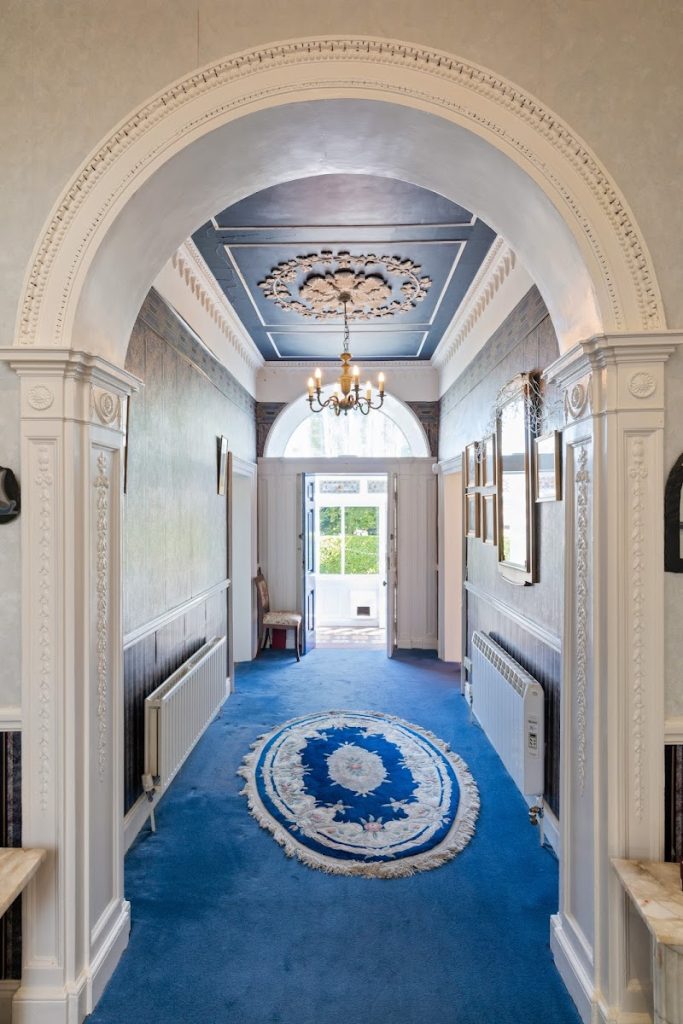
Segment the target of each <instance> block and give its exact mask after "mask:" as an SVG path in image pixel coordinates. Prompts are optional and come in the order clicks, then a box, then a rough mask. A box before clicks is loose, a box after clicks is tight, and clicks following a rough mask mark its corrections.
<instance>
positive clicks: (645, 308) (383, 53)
mask: <svg viewBox="0 0 683 1024" xmlns="http://www.w3.org/2000/svg"><path fill="white" fill-rule="evenodd" d="M325 60H328V61H337V62H339V61H348V62H353V61H359V60H360V61H362V62H364V63H367V62H374V63H376V64H381V65H389V66H394V67H400V68H402V67H409V68H411V69H417V70H419V71H421V72H423V73H424V75H425V76H428V77H432V78H441V79H446V80H448V81H451V82H453V83H455V84H458V85H460V86H462V87H464V88H465V89H466V90H467V91H469V92H471V93H473V94H476V95H479V96H483V97H485V98H486V99H488V100H490V101H491V102H492V103H493V105H494V109H495V107H498V108H500V109H503V110H505V111H507V112H509V113H512V114H514V115H515V117H516V118H517V119H518V120H519V121H520V122H523V124H524V125H526V126H529V127H531V128H532V130H533V131H534V132H535V133H536V134H537V135H539V136H540V137H542V138H543V139H544V140H545V141H546V142H549V143H550V144H551V145H552V146H553V147H554V148H555V149H556V150H557V151H558V152H559V153H560V154H561V155H562V157H563V158H564V159H565V160H566V161H567V162H568V163H569V164H570V165H571V166H572V168H573V170H574V171H575V172H576V173H577V174H578V175H580V176H581V178H582V179H583V181H584V182H585V184H586V185H587V187H588V188H589V189H590V191H591V193H592V195H593V197H594V198H595V200H596V201H597V203H598V204H599V206H600V208H601V210H602V212H603V214H604V216H605V217H606V218H607V220H608V222H609V223H610V225H611V227H612V230H613V231H614V233H615V236H616V237H617V240H618V243H619V246H620V248H621V251H622V254H623V256H624V259H625V262H626V265H627V266H628V269H629V272H630V274H631V279H632V282H633V286H634V290H635V293H636V296H637V302H638V306H639V310H640V314H641V319H642V326H643V327H644V328H646V329H655V328H657V327H660V326H662V325H663V324H664V316H663V309H662V301H661V296H660V294H659V290H658V287H657V284H656V281H655V276H654V271H653V269H652V265H651V260H650V255H649V253H648V251H647V248H646V246H645V244H644V242H643V240H642V238H641V235H640V232H639V231H638V228H637V227H636V225H635V224H634V222H633V220H632V219H631V215H630V212H629V210H628V208H627V207H626V205H625V203H624V200H623V199H622V196H621V194H620V193H619V192H618V191H617V189H616V187H615V185H614V184H613V182H612V179H611V178H610V177H609V175H608V174H607V172H606V171H605V170H604V168H603V167H602V165H601V164H600V163H599V161H598V159H597V157H596V156H595V155H594V154H593V153H592V152H591V151H590V150H589V149H587V147H586V146H585V144H584V143H583V141H582V140H581V139H579V138H578V137H577V136H576V135H574V134H573V132H572V131H571V130H570V128H569V127H568V126H567V125H566V124H565V123H564V122H563V121H562V120H561V119H560V118H558V117H557V116H556V115H555V114H554V113H553V112H552V111H550V110H547V109H546V108H545V107H544V106H543V105H542V104H541V103H540V102H539V101H538V100H537V99H535V98H534V97H532V96H530V95H529V94H528V93H526V92H525V91H524V90H523V89H520V88H519V87H517V86H516V85H514V84H513V83H511V82H506V81H504V80H501V78H500V77H499V76H497V75H494V74H492V73H491V72H489V71H486V70H485V69H483V68H480V67H478V66H476V65H473V64H469V63H467V62H466V61H462V60H458V59H457V58H455V57H451V56H449V55H448V54H446V53H442V52H439V51H430V50H427V49H422V48H419V47H416V46H412V45H409V44H405V43H398V42H395V41H392V40H387V39H371V38H361V39H353V38H348V37H341V38H329V39H317V40H311V39H308V40H305V41H301V42H296V41H294V42H290V43H283V44H281V45H279V46H270V47H268V48H267V49H265V50H252V51H250V52H248V53H241V54H238V55H236V56H234V57H231V58H229V59H228V60H225V61H220V62H218V63H217V64H214V65H212V66H211V67H209V68H204V69H203V70H199V71H196V72H194V73H193V74H192V75H190V76H188V77H187V78H185V79H184V80H183V81H180V82H176V83H175V84H174V85H173V86H171V88H169V89H167V90H166V91H165V92H163V93H159V94H158V95H157V96H155V97H154V98H153V99H152V100H151V101H150V102H149V103H148V104H146V105H145V106H143V107H141V108H139V109H138V110H137V111H136V112H135V114H134V115H133V116H132V117H131V118H129V120H128V121H127V122H126V123H125V124H123V125H121V126H120V127H119V128H118V129H117V130H116V131H115V132H114V134H113V135H111V136H110V137H109V138H108V139H107V140H106V141H105V142H104V144H103V145H102V147H101V148H100V149H99V150H98V152H97V153H95V154H94V155H92V156H91V157H89V158H88V161H87V163H86V164H85V165H84V166H83V168H82V169H81V170H80V171H79V173H78V174H77V175H76V177H75V178H74V179H73V180H72V181H71V183H70V185H69V186H68V188H67V190H66V192H65V194H64V195H63V197H62V199H61V202H60V203H59V205H58V207H57V209H56V211H55V213H54V215H53V217H52V220H51V221H50V223H49V225H48V227H47V229H46V231H45V233H44V235H43V237H42V239H41V242H40V245H39V246H38V250H37V253H36V256H35V258H34V262H33V266H32V268H31V272H30V274H29V280H28V284H27V287H26V289H25V293H24V300H23V303H22V307H21V312H20V317H19V323H18V332H17V333H18V341H19V344H22V345H33V344H35V342H36V332H37V325H38V319H39V315H40V308H41V303H42V300H43V296H44V294H45V291H46V287H47V281H48V277H49V274H50V270H51V268H52V266H53V264H54V261H55V258H56V256H57V254H58V253H59V251H60V245H61V243H62V241H63V240H64V237H65V235H66V232H67V230H68V228H69V227H70V225H71V223H72V221H73V220H74V217H75V215H76V213H77V212H78V211H79V210H80V209H81V207H82V205H83V204H84V202H85V201H86V200H87V198H88V196H89V195H90V193H91V192H92V191H93V189H94V188H95V186H96V185H97V183H98V182H99V180H100V179H101V178H102V177H103V176H104V175H105V174H106V173H107V172H108V171H109V170H110V169H111V168H112V165H113V164H115V163H116V161H117V160H118V159H119V158H120V157H122V156H124V155H125V153H126V151H127V150H128V149H129V148H130V147H131V146H132V145H133V143H134V142H136V141H137V140H138V139H140V138H143V137H144V136H146V135H148V133H151V132H152V131H153V130H154V129H155V128H157V127H158V126H159V124H160V122H162V121H163V120H165V119H166V118H169V117H174V116H175V117H176V118H177V113H178V111H179V110H181V109H182V108H183V107H184V106H185V105H186V104H188V103H191V102H192V101H193V100H195V99H196V98H197V97H199V96H202V95H205V94H208V93H211V92H212V91H213V90H216V89H219V88H221V87H222V86H224V85H225V84H226V83H227V82H229V81H231V80H235V79H243V78H245V77H248V76H249V75H251V74H254V73H258V72H261V71H264V70H266V69H268V68H281V67H285V66H291V65H301V64H310V65H312V67H314V66H315V64H317V63H319V62H320V61H325ZM428 77H426V84H427V83H428ZM339 84H340V85H346V86H348V85H349V82H348V81H347V80H344V81H342V82H340V83H339ZM353 84H354V85H355V86H356V87H358V88H361V87H364V86H372V87H373V88H376V87H377V85H376V82H371V81H370V80H368V81H365V80H362V79H359V80H356V81H355V82H354V83H353ZM321 86H325V87H327V88H330V87H333V86H334V83H333V82H330V81H329V80H327V81H325V82H319V81H315V80H311V81H309V82H307V83H306V84H305V86H303V85H302V89H303V88H307V89H309V90H313V91H315V90H316V89H318V88H320V87H321ZM283 88H288V86H274V87H271V88H261V89H257V90H255V91H254V92H252V93H250V94H248V95H246V96H242V97H241V98H239V99H237V100H234V101H233V102H231V103H226V104H223V105H219V106H218V107H216V105H214V106H213V107H210V108H209V109H207V110H206V111H205V113H204V114H202V115H200V116H198V117H195V118H193V119H189V118H185V119H183V118H177V127H176V128H175V130H174V134H173V136H172V138H171V139H169V137H168V133H166V134H164V133H162V135H163V138H161V139H160V140H158V141H157V142H155V143H154V144H152V145H151V146H150V147H149V149H148V151H147V153H146V154H145V156H144V157H142V158H141V159H140V160H138V161H136V163H135V165H134V166H133V167H132V168H131V169H130V170H128V171H127V172H126V173H125V174H124V175H121V176H120V180H119V181H118V182H116V183H115V182H114V181H112V187H111V189H110V190H109V193H108V196H107V198H106V200H103V202H102V203H101V204H100V206H99V208H98V211H97V213H96V214H95V216H94V217H93V219H92V220H91V222H90V226H89V228H88V229H87V231H86V232H84V236H83V237H82V239H81V242H80V245H79V246H77V247H76V251H75V253H74V255H73V257H72V261H71V269H70V271H69V272H68V273H67V274H66V275H65V282H64V286H63V289H62V298H61V302H60V311H59V314H58V316H57V322H56V324H55V338H54V341H55V344H56V345H59V344H61V343H62V333H63V328H64V314H65V310H66V305H67V303H68V301H69V297H70V294H71V288H72V284H73V280H74V276H75V273H76V270H77V268H78V266H79V263H80V259H81V255H82V252H83V250H84V248H85V247H86V245H87V244H88V241H89V240H90V239H91V237H92V236H93V235H94V234H95V233H96V231H97V230H98V228H99V225H100V223H101V222H102V221H103V220H104V219H105V217H106V216H107V215H108V212H109V210H110V208H111V207H112V205H113V204H115V203H116V202H117V201H118V200H119V199H120V197H121V195H122V194H123V192H124V191H125V190H126V189H127V188H128V187H129V186H130V184H131V182H132V181H133V179H134V177H135V176H136V174H137V173H138V172H139V171H140V169H141V167H143V166H148V165H149V164H151V162H152V161H154V160H155V159H156V158H157V157H158V156H159V154H160V153H161V152H163V151H165V150H168V148H169V146H170V145H171V144H172V142H173V141H176V140H180V139H182V138H183V137H184V136H186V135H187V134H188V133H189V132H190V131H197V130H198V129H199V128H200V127H201V126H202V125H203V124H208V123H209V122H215V119H216V117H217V116H218V115H219V114H220V113H221V112H226V111H227V110H229V109H230V108H232V107H242V106H247V105H249V104H251V103H253V102H254V101H257V100H258V101H262V100H263V99H265V98H267V97H268V96H271V95H272V96H276V95H278V94H279V93H280V92H281V91H282V89H283ZM401 92H402V93H403V94H405V95H407V96H409V97H411V98H413V99H422V100H425V101H427V102H432V103H433V102H434V101H435V100H438V102H440V103H441V105H442V106H444V107H447V108H448V109H450V110H451V111H453V112H455V113H458V114H460V115H461V116H463V117H465V118H466V119H467V120H470V121H474V122H476V123H478V124H480V125H482V126H483V127H485V128H487V129H489V130H490V131H491V132H494V133H495V134H496V135H497V136H499V137H500V138H501V139H503V140H504V141H505V142H507V143H508V144H509V145H511V146H513V147H514V148H515V149H516V150H517V152H519V153H520V154H522V155H523V156H524V158H525V160H526V161H528V162H529V163H530V164H531V165H532V166H534V167H535V168H536V169H537V170H538V171H539V172H540V173H541V174H542V175H543V176H544V177H545V178H546V180H548V181H549V182H551V184H552V186H553V187H554V189H555V190H556V191H557V192H558V193H559V194H560V195H561V196H562V199H563V201H564V202H565V204H566V205H567V206H568V208H569V209H570V210H571V211H572V214H573V216H574V217H575V218H576V219H577V221H578V223H579V224H580V226H581V229H582V230H583V232H584V234H585V235H586V237H587V239H588V241H589V243H590V245H591V247H592V249H593V253H594V255H595V257H596V259H597V260H598V263H599V265H600V268H601V271H602V276H603V280H604V282H605V286H606V288H607V291H608V293H609V295H610V299H611V305H612V314H613V317H614V321H615V324H616V325H617V327H620V326H623V323H624V317H623V312H622V307H621V304H620V302H619V298H618V291H617V287H616V284H615V282H614V280H613V276H612V270H611V267H610V264H609V261H608V259H607V256H606V254H605V252H604V250H603V248H602V246H601V245H600V243H599V241H598V239H597V238H596V237H595V233H594V231H593V229H592V226H591V223H590V221H589V220H588V219H587V218H586V216H585V215H584V214H583V212H582V210H581V208H580V207H579V205H578V203H577V202H576V200H575V199H574V197H573V195H572V193H571V191H570V190H569V189H568V188H567V187H566V185H565V184H564V183H563V182H562V181H560V180H559V179H558V178H557V176H556V175H555V174H554V173H553V172H552V171H551V170H550V168H549V167H548V166H547V165H546V163H545V162H544V161H543V160H542V159H541V158H539V157H538V156H537V154H536V153H535V152H534V151H533V150H532V149H531V148H530V147H529V145H528V142H526V141H525V139H524V137H523V136H524V131H519V132H515V133H512V132H511V131H509V130H508V129H507V128H505V127H503V125H502V124H501V123H500V122H499V120H492V119H491V118H489V117H485V116H483V115H482V114H480V113H478V112H477V111H474V110H472V109H471V108H470V106H469V105H467V104H464V103H459V102H453V101H450V102H447V101H444V99H443V97H440V98H439V97H434V96H432V95H431V94H430V93H428V92H424V91H422V90H418V89H414V88H410V87H409V86H407V85H406V86H404V87H402V89H401ZM112 177H114V176H112Z"/></svg>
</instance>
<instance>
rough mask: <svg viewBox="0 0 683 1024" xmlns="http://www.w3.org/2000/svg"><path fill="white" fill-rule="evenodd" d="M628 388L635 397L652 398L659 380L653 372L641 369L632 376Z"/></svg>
mask: <svg viewBox="0 0 683 1024" xmlns="http://www.w3.org/2000/svg"><path fill="white" fill-rule="evenodd" d="M628 389H629V391H630V392H631V394H632V395H633V397H634V398H650V396H651V395H654V393H655V391H656V390H657V381H656V380H655V378H654V377H653V376H652V374H651V373H647V371H646V370H640V371H639V372H638V373H634V374H633V376H632V377H631V379H630V381H629V382H628Z"/></svg>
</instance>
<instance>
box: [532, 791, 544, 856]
mask: <svg viewBox="0 0 683 1024" xmlns="http://www.w3.org/2000/svg"><path fill="white" fill-rule="evenodd" d="M536 800H537V801H538V803H535V804H532V805H531V807H530V808H529V822H530V824H532V825H538V826H539V833H538V835H539V839H540V841H541V846H543V843H544V842H545V829H544V828H543V797H542V796H537V797H536Z"/></svg>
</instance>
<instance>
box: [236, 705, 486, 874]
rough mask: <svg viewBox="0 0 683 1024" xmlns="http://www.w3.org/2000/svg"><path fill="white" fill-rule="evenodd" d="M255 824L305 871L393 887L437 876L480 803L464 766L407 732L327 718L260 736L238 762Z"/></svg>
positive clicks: (396, 726)
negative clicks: (428, 873)
mask: <svg viewBox="0 0 683 1024" xmlns="http://www.w3.org/2000/svg"><path fill="white" fill-rule="evenodd" d="M240 774H241V775H242V776H243V777H244V778H245V779H246V785H245V787H244V790H243V792H244V794H245V795H246V796H247V798H248V801H249V809H250V811H251V813H252V814H253V815H254V817H255V818H256V819H257V821H258V822H259V823H260V824H261V825H262V826H263V827H264V828H266V829H268V831H270V832H271V833H272V834H273V836H274V838H275V839H276V840H277V842H278V843H280V845H281V846H283V847H284V849H285V852H286V853H287V854H288V856H296V857H298V858H299V859H300V860H301V861H303V862H304V863H305V864H307V865H309V866H310V867H314V868H318V869H319V870H322V871H326V872H329V873H332V874H345V875H365V876H369V877H380V878H392V877H393V878H397V877H404V876H406V875H412V874H414V873H415V872H417V871H425V870H429V869H430V868H434V867H438V866H439V865H440V864H443V863H444V862H445V861H447V860H450V859H452V858H453V857H454V856H455V855H456V854H457V853H458V852H459V851H460V850H462V849H463V848H464V847H465V846H466V845H467V843H468V842H469V840H470V838H471V837H472V835H473V834H474V829H475V823H476V818H477V813H478V810H479V796H478V792H477V787H476V784H475V782H474V780H473V778H472V776H471V774H470V772H469V770H468V768H467V766H466V765H465V763H464V762H463V761H462V760H461V758H459V757H458V755H457V754H454V753H453V752H452V751H450V750H449V749H448V747H447V745H446V744H445V743H443V742H442V741H441V740H439V739H438V738H437V737H436V736H434V735H432V734H431V733H428V732H426V731H425V730H423V729H420V728H419V727H418V726H416V725H411V724H410V723H409V722H404V721H402V720H401V719H397V718H393V717H391V716H388V715H383V714H380V713H377V712H370V711H365V712H358V711H326V712H317V713H316V714H311V715H306V716H305V717H303V718H296V719H293V720H292V721H290V722H286V723H284V724H283V725H280V726H278V727H277V728H276V729H274V730H273V731H272V732H270V733H267V734H266V735H265V736H262V737H260V738H259V739H258V740H257V742H256V743H255V744H254V745H253V748H252V752H251V753H250V754H248V755H247V757H246V758H245V759H244V763H243V765H242V768H241V769H240Z"/></svg>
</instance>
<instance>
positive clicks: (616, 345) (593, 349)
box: [543, 331, 683, 397]
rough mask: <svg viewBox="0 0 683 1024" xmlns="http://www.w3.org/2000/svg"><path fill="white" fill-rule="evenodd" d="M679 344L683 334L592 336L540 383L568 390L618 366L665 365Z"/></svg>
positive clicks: (566, 354)
mask: <svg viewBox="0 0 683 1024" xmlns="http://www.w3.org/2000/svg"><path fill="white" fill-rule="evenodd" d="M681 344H683V333H681V332H680V331H653V332H652V333H650V334H633V333H624V334H610V335H607V334H600V335H595V336H594V337H592V338H588V339H587V340H586V341H580V342H579V343H578V344H577V345H574V347H573V348H571V349H570V350H569V351H568V352H564V353H563V354H562V355H561V356H560V357H559V359H556V360H555V362H554V363H551V365H550V366H548V367H546V369H545V370H544V371H543V379H544V380H550V381H554V382H555V383H556V384H557V385H558V386H559V387H568V386H569V385H571V384H573V383H574V382H575V381H577V380H579V379H580V378H582V377H584V376H585V375H586V374H588V373H590V372H591V371H593V370H602V369H604V368H605V367H606V366H615V365H616V364H617V363H664V362H666V360H667V359H668V358H669V356H670V355H671V354H672V352H674V351H675V350H676V346H677V345H681ZM651 393H652V392H651ZM640 397H642V396H640Z"/></svg>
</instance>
